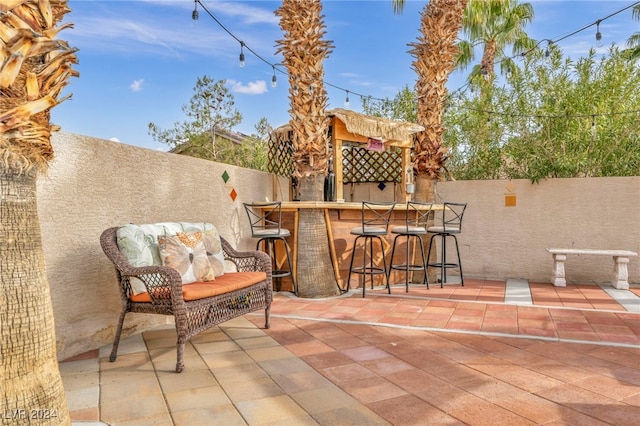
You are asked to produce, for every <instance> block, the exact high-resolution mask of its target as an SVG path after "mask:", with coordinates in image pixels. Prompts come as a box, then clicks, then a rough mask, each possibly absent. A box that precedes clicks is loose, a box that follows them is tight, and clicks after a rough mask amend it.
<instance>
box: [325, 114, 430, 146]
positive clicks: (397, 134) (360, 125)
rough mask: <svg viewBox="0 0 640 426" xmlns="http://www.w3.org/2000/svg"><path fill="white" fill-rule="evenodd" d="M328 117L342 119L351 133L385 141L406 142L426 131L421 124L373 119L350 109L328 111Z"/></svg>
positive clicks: (379, 118)
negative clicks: (414, 135)
mask: <svg viewBox="0 0 640 426" xmlns="http://www.w3.org/2000/svg"><path fill="white" fill-rule="evenodd" d="M327 115H328V116H330V117H334V116H335V117H337V118H338V119H340V121H342V122H343V123H344V124H345V126H346V127H347V130H348V131H349V132H350V133H355V134H356V135H361V136H366V137H368V138H375V139H382V140H383V141H387V140H395V141H406V140H407V139H409V138H410V137H411V135H413V134H414V133H418V132H421V131H423V130H424V127H422V126H421V125H419V124H415V123H409V122H406V121H395V120H389V119H386V118H381V117H373V116H370V115H364V114H360V113H359V112H355V111H351V110H348V109H341V108H336V109H332V110H329V111H327Z"/></svg>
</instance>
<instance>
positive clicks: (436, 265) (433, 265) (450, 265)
mask: <svg viewBox="0 0 640 426" xmlns="http://www.w3.org/2000/svg"><path fill="white" fill-rule="evenodd" d="M427 266H429V267H431V268H459V267H460V264H459V263H445V264H444V266H443V265H442V263H429V264H428V265H427Z"/></svg>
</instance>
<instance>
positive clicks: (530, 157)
mask: <svg viewBox="0 0 640 426" xmlns="http://www.w3.org/2000/svg"><path fill="white" fill-rule="evenodd" d="M487 86H488V87H484V88H482V90H481V94H479V93H478V92H475V93H465V94H462V95H460V96H458V97H456V98H455V99H452V101H451V102H450V105H449V108H448V110H447V113H446V115H445V123H446V124H445V126H446V128H447V132H446V134H445V145H446V146H448V147H449V149H450V155H451V156H450V158H449V162H448V163H447V165H448V169H449V170H450V171H451V173H452V175H453V177H454V178H456V179H496V178H513V179H518V178H520V179H522V178H525V179H530V180H532V181H534V182H535V181H539V180H540V179H545V178H554V177H588V176H636V175H640V125H639V124H640V90H638V88H640V72H639V70H638V66H637V65H636V64H635V62H634V61H629V60H628V56H627V55H625V54H624V53H622V52H621V51H620V50H619V49H618V48H617V47H615V46H612V47H611V48H610V50H609V52H608V54H607V55H604V56H603V57H601V58H599V59H598V58H597V57H596V53H595V51H593V50H592V51H591V52H590V53H589V54H588V56H586V57H584V58H581V59H579V60H577V61H572V60H571V59H568V58H564V57H563V56H562V53H561V52H560V50H559V49H557V48H552V49H551V52H550V56H549V57H546V56H545V55H544V54H542V53H541V52H537V51H536V52H531V53H530V54H529V55H527V56H526V58H525V59H524V63H523V64H522V67H521V68H518V69H517V70H516V72H514V73H512V74H511V75H510V77H509V78H508V79H507V82H506V84H505V85H504V86H502V87H497V86H496V85H487Z"/></svg>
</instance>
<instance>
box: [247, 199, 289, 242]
mask: <svg viewBox="0 0 640 426" xmlns="http://www.w3.org/2000/svg"><path fill="white" fill-rule="evenodd" d="M243 204H244V209H245V211H246V212H247V216H248V217H249V225H251V236H252V237H254V238H260V237H263V236H265V235H266V234H274V235H278V234H279V233H280V226H281V225H280V224H281V222H282V203H281V202H280V201H272V202H268V203H243Z"/></svg>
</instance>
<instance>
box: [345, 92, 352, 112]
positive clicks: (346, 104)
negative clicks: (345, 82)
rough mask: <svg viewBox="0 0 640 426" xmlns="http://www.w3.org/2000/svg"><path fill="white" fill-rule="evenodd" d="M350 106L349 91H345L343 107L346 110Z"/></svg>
mask: <svg viewBox="0 0 640 426" xmlns="http://www.w3.org/2000/svg"><path fill="white" fill-rule="evenodd" d="M350 104H351V103H350V102H349V91H348V90H347V97H346V98H345V100H344V106H346V107H347V108H348V107H349V105H350Z"/></svg>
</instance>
